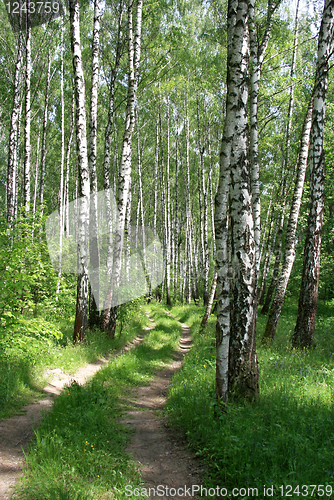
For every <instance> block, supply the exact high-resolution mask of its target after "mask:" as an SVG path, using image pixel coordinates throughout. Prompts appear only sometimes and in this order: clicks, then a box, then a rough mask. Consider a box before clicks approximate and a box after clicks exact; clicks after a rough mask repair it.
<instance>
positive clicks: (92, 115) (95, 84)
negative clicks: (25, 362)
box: [88, 0, 100, 325]
mask: <svg viewBox="0 0 334 500" xmlns="http://www.w3.org/2000/svg"><path fill="white" fill-rule="evenodd" d="M99 43H100V0H95V1H94V27H93V43H92V81H91V92H90V110H89V141H88V169H89V174H90V190H91V193H92V196H91V197H90V207H89V235H90V241H89V257H90V267H91V269H90V276H91V278H92V283H93V286H94V294H93V293H91V297H90V308H89V323H90V325H96V324H98V322H99V313H98V307H97V304H99V296H98V294H99V289H100V280H99V266H100V255H99V244H98V223H97V175H96V151H97V98H98V89H99ZM95 296H96V300H95ZM96 302H97V304H96Z"/></svg>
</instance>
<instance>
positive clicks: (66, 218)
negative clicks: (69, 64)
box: [64, 83, 75, 238]
mask: <svg viewBox="0 0 334 500" xmlns="http://www.w3.org/2000/svg"><path fill="white" fill-rule="evenodd" d="M74 115H75V94H74V83H73V92H72V118H71V126H70V136H69V138H68V143H67V149H66V175H65V186H64V221H65V227H66V238H68V237H69V235H70V221H69V190H70V185H69V184H70V158H71V146H72V141H73V131H74V121H75V117H74Z"/></svg>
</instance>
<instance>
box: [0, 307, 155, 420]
mask: <svg viewBox="0 0 334 500" xmlns="http://www.w3.org/2000/svg"><path fill="white" fill-rule="evenodd" d="M47 318H48V320H46V319H44V318H43V317H38V318H34V317H29V315H28V314H26V316H23V317H18V316H15V315H13V314H11V313H5V314H3V315H2V316H1V318H0V418H5V417H8V416H10V415H12V414H13V413H15V412H17V410H18V409H20V408H21V407H22V406H23V405H24V404H27V403H29V402H31V401H32V400H33V399H35V398H38V397H41V395H43V393H42V388H43V387H44V386H45V385H46V377H45V373H46V370H47V369H53V368H60V369H61V370H62V371H63V372H66V373H68V374H73V373H75V371H76V370H77V369H78V368H79V367H80V366H83V365H85V364H86V363H92V362H94V361H96V360H97V359H98V358H100V357H102V356H105V355H106V354H108V353H110V352H112V351H113V350H115V349H118V348H119V347H121V346H122V345H124V344H125V343H126V342H129V341H130V340H131V339H132V338H133V337H135V336H136V335H137V333H138V331H140V330H141V328H142V326H143V324H144V322H145V321H146V317H144V314H143V312H142V311H141V303H140V301H137V304H136V305H135V306H133V314H132V315H131V316H130V317H127V318H125V320H123V325H124V324H125V325H126V326H123V328H122V332H121V334H120V329H121V328H120V324H119V325H118V328H117V330H116V335H115V338H114V339H110V338H109V337H108V336H107V335H105V334H103V333H102V332H101V331H100V330H99V329H98V328H95V329H91V330H89V331H88V332H87V342H86V343H85V344H81V345H80V344H76V345H74V344H73V342H72V335H73V327H74V316H71V317H66V318H61V317H60V316H59V315H58V316H57V315H56V314H54V318H53V319H52V317H50V315H49V314H48V315H47Z"/></svg>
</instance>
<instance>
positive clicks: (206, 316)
mask: <svg viewBox="0 0 334 500" xmlns="http://www.w3.org/2000/svg"><path fill="white" fill-rule="evenodd" d="M216 288H217V273H216V272H215V275H214V277H213V280H212V286H211V291H210V295H209V300H208V304H207V306H206V309H205V313H204V316H203V318H202V321H201V329H204V328H205V327H206V325H207V322H208V319H209V316H210V314H211V309H212V305H213V301H214V298H215V294H216Z"/></svg>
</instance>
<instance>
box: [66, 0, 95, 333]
mask: <svg viewBox="0 0 334 500" xmlns="http://www.w3.org/2000/svg"><path fill="white" fill-rule="evenodd" d="M69 6H70V27H71V47H72V56H73V71H74V84H75V87H74V88H75V101H76V140H77V155H78V167H79V195H80V197H81V198H82V199H81V200H80V204H79V206H80V210H79V217H78V238H77V241H78V272H79V274H78V283H77V303H76V316H75V324H74V333H73V340H74V342H76V341H78V340H79V341H84V340H85V337H86V330H87V315H88V234H87V233H88V227H89V195H90V186H89V170H88V159H87V137H86V105H85V79H84V73H83V65H82V56H81V45H80V22H79V1H78V0H70V1H69Z"/></svg>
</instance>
